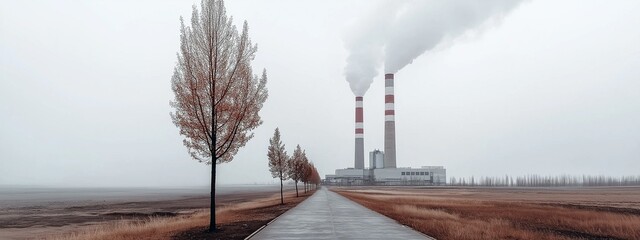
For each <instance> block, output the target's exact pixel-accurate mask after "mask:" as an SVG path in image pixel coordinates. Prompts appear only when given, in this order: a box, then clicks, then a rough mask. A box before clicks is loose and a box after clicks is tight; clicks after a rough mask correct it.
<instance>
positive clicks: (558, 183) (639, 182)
mask: <svg viewBox="0 0 640 240" xmlns="http://www.w3.org/2000/svg"><path fill="white" fill-rule="evenodd" d="M449 185H453V186H486V187H494V186H495V187H567V186H578V187H582V186H584V187H591V186H640V175H638V176H623V177H610V176H602V175H600V176H590V175H582V176H572V175H560V176H541V175H536V174H533V175H527V176H518V177H513V176H509V175H505V176H504V177H478V178H475V177H473V176H472V177H470V178H466V177H465V178H456V177H452V178H450V179H449Z"/></svg>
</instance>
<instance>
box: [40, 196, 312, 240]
mask: <svg viewBox="0 0 640 240" xmlns="http://www.w3.org/2000/svg"><path fill="white" fill-rule="evenodd" d="M311 194H312V192H310V193H307V194H301V196H300V197H298V198H296V196H295V192H291V191H289V192H287V193H286V194H285V205H280V194H274V195H272V196H270V197H266V198H258V199H250V200H247V201H242V202H235V203H228V204H225V205H224V206H222V207H219V208H218V209H217V210H216V216H217V222H218V226H219V228H220V229H221V231H220V232H219V233H216V234H209V233H207V232H206V230H207V229H208V225H209V211H208V210H207V209H203V210H201V211H197V212H195V213H193V214H189V215H183V216H177V217H151V218H149V219H146V220H121V221H113V222H108V223H105V224H101V225H96V226H90V227H87V228H84V229H80V230H79V231H76V232H73V233H70V234H64V235H58V236H52V237H46V238H45V239H53V240H102V239H103V240H133V239H136V240H137V239H149V240H151V239H205V238H206V239H209V238H211V239H244V238H245V237H247V236H248V235H249V234H251V233H252V232H254V231H255V230H257V229H258V228H260V227H261V226H262V225H264V224H266V223H267V222H269V221H270V220H271V219H273V218H275V217H277V216H278V215H280V214H282V213H284V212H285V211H287V210H288V209H290V208H292V207H294V206H296V205H297V204H298V203H300V202H302V201H303V200H304V199H306V198H307V197H308V196H310V195H311Z"/></svg>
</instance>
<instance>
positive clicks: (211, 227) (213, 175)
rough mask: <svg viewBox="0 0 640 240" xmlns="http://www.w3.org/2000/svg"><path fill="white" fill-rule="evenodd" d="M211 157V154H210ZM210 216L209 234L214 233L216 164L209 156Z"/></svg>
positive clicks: (213, 158) (212, 157)
mask: <svg viewBox="0 0 640 240" xmlns="http://www.w3.org/2000/svg"><path fill="white" fill-rule="evenodd" d="M212 155H213V154H212ZM210 211H211V214H210V217H209V232H216V230H217V229H216V162H215V156H211V209H210Z"/></svg>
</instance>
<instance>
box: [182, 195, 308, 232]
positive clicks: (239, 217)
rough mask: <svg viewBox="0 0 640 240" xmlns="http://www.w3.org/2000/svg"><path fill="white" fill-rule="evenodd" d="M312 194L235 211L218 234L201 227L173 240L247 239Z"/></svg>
mask: <svg viewBox="0 0 640 240" xmlns="http://www.w3.org/2000/svg"><path fill="white" fill-rule="evenodd" d="M311 194H313V192H309V193H307V194H304V193H301V194H300V197H295V193H294V192H290V193H288V194H287V195H286V196H285V197H286V199H285V204H284V205H281V204H280V203H279V199H276V201H273V203H271V204H267V205H266V206H261V207H256V208H247V209H242V210H238V211H234V212H233V215H235V216H234V217H233V219H232V220H228V221H224V220H223V221H222V223H220V224H218V232H216V233H209V232H208V226H201V227H196V228H192V229H190V230H188V231H185V232H181V233H178V234H175V235H174V236H173V237H172V239H173V240H192V239H230V240H233V239H245V238H246V237H248V236H249V235H250V234H251V233H253V232H255V231H256V230H258V229H259V228H260V227H262V226H263V225H265V224H267V223H268V222H269V221H271V220H272V219H274V218H276V217H278V216H280V215H281V214H283V213H284V212H286V211H287V210H289V209H291V208H293V207H295V206H296V205H298V204H299V203H300V202H302V201H304V200H305V199H306V198H307V197H308V196H310V195H311Z"/></svg>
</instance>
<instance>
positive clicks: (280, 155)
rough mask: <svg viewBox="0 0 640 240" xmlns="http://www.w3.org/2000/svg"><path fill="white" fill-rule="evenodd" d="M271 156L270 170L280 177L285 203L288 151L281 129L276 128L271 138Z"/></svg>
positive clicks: (281, 195)
mask: <svg viewBox="0 0 640 240" xmlns="http://www.w3.org/2000/svg"><path fill="white" fill-rule="evenodd" d="M267 157H268V158H269V171H270V172H271V176H272V177H274V178H279V179H280V204H284V196H283V194H282V188H283V184H282V182H283V181H284V180H286V179H287V161H288V159H289V156H287V151H286V150H285V149H284V143H282V140H280V129H278V128H276V131H275V132H274V133H273V137H272V138H271V139H269V149H268V151H267Z"/></svg>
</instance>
